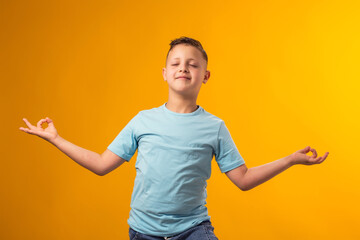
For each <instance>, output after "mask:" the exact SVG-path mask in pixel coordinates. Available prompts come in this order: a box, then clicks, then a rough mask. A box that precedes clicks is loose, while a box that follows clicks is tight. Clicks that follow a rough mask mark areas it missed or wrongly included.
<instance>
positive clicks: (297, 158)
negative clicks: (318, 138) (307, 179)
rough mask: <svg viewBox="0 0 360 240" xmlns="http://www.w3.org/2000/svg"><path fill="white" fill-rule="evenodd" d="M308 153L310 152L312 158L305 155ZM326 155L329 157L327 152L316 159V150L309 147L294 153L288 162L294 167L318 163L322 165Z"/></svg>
mask: <svg viewBox="0 0 360 240" xmlns="http://www.w3.org/2000/svg"><path fill="white" fill-rule="evenodd" d="M309 151H311V152H312V153H313V155H312V156H309V155H306V153H308V152H309ZM328 155H329V152H326V153H325V154H324V156H322V157H318V158H316V157H317V153H316V150H315V149H314V148H311V147H310V146H307V147H306V148H304V149H300V150H298V151H296V152H294V153H293V154H291V155H290V162H291V163H292V164H293V165H295V164H304V165H312V164H319V163H322V162H323V161H324V160H325V159H326V157H327V156H328Z"/></svg>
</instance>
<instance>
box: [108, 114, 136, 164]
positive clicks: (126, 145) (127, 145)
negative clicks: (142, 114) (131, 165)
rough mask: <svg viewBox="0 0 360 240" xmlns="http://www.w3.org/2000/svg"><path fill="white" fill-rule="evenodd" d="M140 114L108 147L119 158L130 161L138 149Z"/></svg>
mask: <svg viewBox="0 0 360 240" xmlns="http://www.w3.org/2000/svg"><path fill="white" fill-rule="evenodd" d="M138 118H139V113H138V114H137V115H136V116H135V117H133V118H132V119H131V120H130V121H129V122H128V124H127V125H126V126H125V127H124V128H123V129H122V130H121V131H120V133H119V134H118V135H117V136H116V138H115V139H114V140H113V141H112V143H111V144H110V145H109V146H108V147H107V149H109V150H110V151H112V152H113V153H115V154H116V155H118V156H119V157H121V158H123V159H125V160H126V161H130V159H131V157H132V156H133V155H134V154H135V151H136V149H137V147H138V141H137V137H136V134H135V129H136V123H137V121H138Z"/></svg>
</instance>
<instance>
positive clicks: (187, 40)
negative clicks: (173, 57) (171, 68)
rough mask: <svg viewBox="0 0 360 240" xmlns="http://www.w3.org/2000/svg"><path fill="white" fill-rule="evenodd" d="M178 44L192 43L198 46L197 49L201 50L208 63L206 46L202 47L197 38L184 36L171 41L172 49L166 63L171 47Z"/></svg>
mask: <svg viewBox="0 0 360 240" xmlns="http://www.w3.org/2000/svg"><path fill="white" fill-rule="evenodd" d="M178 44H186V45H191V46H194V47H196V48H197V49H199V50H200V51H201V53H202V55H203V57H204V59H205V61H206V64H207V63H208V56H207V54H206V52H205V50H204V48H203V47H202V45H201V43H200V42H199V41H198V40H195V39H193V38H189V37H184V36H182V37H179V38H176V39H174V40H172V41H171V42H170V49H169V51H168V53H167V55H166V61H165V63H166V62H167V59H168V56H169V53H170V51H171V49H173V48H174V47H175V46H176V45H178Z"/></svg>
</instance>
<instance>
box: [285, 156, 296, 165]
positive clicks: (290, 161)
mask: <svg viewBox="0 0 360 240" xmlns="http://www.w3.org/2000/svg"><path fill="white" fill-rule="evenodd" d="M286 162H287V164H288V165H289V167H291V166H293V165H295V164H296V162H295V159H294V155H293V154H290V155H289V156H287V157H286Z"/></svg>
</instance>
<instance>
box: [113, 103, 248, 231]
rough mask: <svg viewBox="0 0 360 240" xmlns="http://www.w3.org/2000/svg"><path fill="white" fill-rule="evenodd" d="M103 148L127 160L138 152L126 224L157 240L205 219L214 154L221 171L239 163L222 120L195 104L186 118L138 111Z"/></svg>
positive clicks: (158, 109) (166, 111) (160, 110)
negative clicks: (105, 147) (195, 107)
mask: <svg viewBox="0 0 360 240" xmlns="http://www.w3.org/2000/svg"><path fill="white" fill-rule="evenodd" d="M108 149H109V150H110V151H112V152H113V153H115V154H117V155H118V156H120V157H121V158H123V159H125V160H127V161H129V160H130V159H131V157H132V156H133V155H134V154H135V151H136V149H138V155H137V160H136V164H135V168H136V178H135V183H134V189H133V193H132V196H131V205H130V206H131V211H130V216H129V219H128V224H129V226H130V227H131V228H133V229H134V230H135V231H138V232H141V233H143V234H147V235H154V236H159V237H166V236H172V235H175V234H178V233H181V232H183V231H185V230H187V229H189V228H191V227H193V226H195V225H197V224H199V223H201V222H202V221H205V220H210V216H209V215H208V211H207V208H206V206H205V204H206V196H207V193H206V186H207V182H206V180H208V179H209V178H210V175H211V160H212V158H213V156H214V155H215V160H216V161H217V164H218V166H219V168H220V170H221V172H227V171H230V170H232V169H234V168H236V167H239V166H240V165H242V164H244V163H245V161H244V159H243V158H242V156H241V155H240V153H239V151H238V149H237V147H236V146H235V143H234V141H233V139H232V138H231V136H230V133H229V131H228V129H227V127H226V125H225V123H224V121H223V120H221V119H220V118H218V117H216V116H214V115H212V114H210V113H208V112H206V111H205V110H204V109H203V108H202V107H201V106H199V105H198V108H197V109H196V110H195V111H194V112H191V113H176V112H173V111H171V110H169V109H168V108H167V107H166V103H164V104H163V105H161V106H160V107H156V108H152V109H148V110H142V111H140V112H139V113H138V114H137V115H136V116H135V117H133V118H132V119H131V120H130V121H129V122H128V124H127V125H126V126H125V127H124V128H123V129H122V130H121V132H120V133H119V134H118V135H117V137H116V138H115V139H114V140H113V142H112V143H111V144H110V145H109V146H108Z"/></svg>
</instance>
